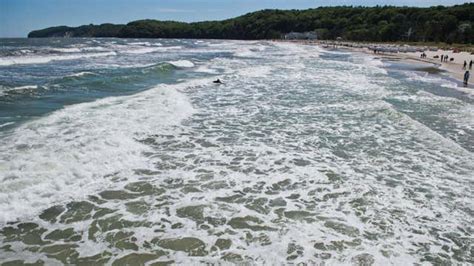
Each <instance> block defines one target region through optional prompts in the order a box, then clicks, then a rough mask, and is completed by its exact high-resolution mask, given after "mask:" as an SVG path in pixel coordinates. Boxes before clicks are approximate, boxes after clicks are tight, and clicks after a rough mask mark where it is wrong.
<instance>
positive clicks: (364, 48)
mask: <svg viewBox="0 0 474 266" xmlns="http://www.w3.org/2000/svg"><path fill="white" fill-rule="evenodd" d="M315 43H316V44H317V45H321V46H323V47H335V48H344V49H349V50H352V51H357V52H363V53H367V54H371V55H374V56H377V57H382V58H385V59H393V60H405V61H406V62H410V61H418V62H425V63H431V64H433V65H434V66H435V67H437V68H439V69H440V70H441V73H442V74H444V75H447V76H448V77H449V78H451V79H453V80H456V81H457V82H458V83H459V84H460V86H461V87H460V88H459V89H460V90H464V89H466V90H464V91H466V92H469V93H471V92H472V90H471V89H474V82H473V80H474V79H473V77H472V70H473V69H474V67H473V69H470V72H471V78H470V79H469V84H468V86H464V85H463V84H462V83H463V78H464V73H465V71H466V70H469V62H470V61H471V60H473V61H474V55H473V54H471V53H469V52H456V51H455V50H442V49H437V50H435V51H434V50H433V49H427V48H426V47H424V48H422V47H410V46H394V45H387V44H370V45H367V44H359V43H353V42H337V43H331V44H328V43H327V42H323V41H320V42H315ZM375 47H377V48H378V51H377V53H374V52H373V48H375ZM380 48H381V49H382V51H381V50H380ZM397 50H401V51H402V52H401V51H397ZM403 50H405V51H403ZM415 50H416V51H415ZM422 53H425V54H426V57H425V58H421V54H422ZM441 55H445V56H446V55H447V56H448V58H449V59H448V61H447V62H442V61H441V58H440V57H441ZM451 58H452V59H453V60H450V59H451ZM464 61H466V62H467V69H463V64H464Z"/></svg>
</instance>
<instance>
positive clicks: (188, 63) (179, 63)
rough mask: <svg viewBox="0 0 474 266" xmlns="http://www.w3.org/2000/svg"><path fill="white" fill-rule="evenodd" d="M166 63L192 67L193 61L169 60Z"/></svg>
mask: <svg viewBox="0 0 474 266" xmlns="http://www.w3.org/2000/svg"><path fill="white" fill-rule="evenodd" d="M168 63H170V64H172V65H173V66H175V67H178V68H191V67H194V63H193V62H191V61H189V60H177V61H169V62H168Z"/></svg>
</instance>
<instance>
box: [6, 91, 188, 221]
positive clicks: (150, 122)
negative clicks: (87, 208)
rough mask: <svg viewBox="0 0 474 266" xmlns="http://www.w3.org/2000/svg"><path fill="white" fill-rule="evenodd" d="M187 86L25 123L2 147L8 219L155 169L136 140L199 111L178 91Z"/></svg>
mask: <svg viewBox="0 0 474 266" xmlns="http://www.w3.org/2000/svg"><path fill="white" fill-rule="evenodd" d="M183 86H186V85H184V84H181V85H174V86H164V85H161V86H158V87H156V88H154V89H151V90H148V91H146V92H144V93H140V94H137V95H133V96H127V97H117V98H107V99H104V100H98V101H96V102H92V103H84V104H79V105H74V106H70V107H67V108H65V109H64V110H60V111H57V112H55V113H53V114H51V115H49V116H47V117H44V118H41V119H38V120H35V121H31V122H28V123H26V124H24V125H22V126H21V127H19V128H17V129H16V130H15V131H14V132H13V133H12V134H11V135H10V136H8V137H6V138H4V139H2V145H1V148H0V170H1V171H0V172H1V174H0V180H1V182H2V187H1V189H0V213H1V217H0V220H1V221H3V222H5V221H11V220H14V219H17V218H20V217H25V216H31V215H33V214H34V213H35V212H37V211H39V210H41V209H42V208H44V207H47V206H48V205H50V204H52V203H55V202H56V203H57V202H61V201H64V200H68V199H78V198H83V197H85V196H87V195H88V194H89V193H91V192H93V191H97V190H98V189H100V188H103V187H104V186H107V183H108V182H110V180H108V177H107V175H114V174H125V173H129V174H130V173H132V172H133V170H134V169H140V168H147V167H150V165H149V164H148V162H147V158H146V157H144V156H143V154H142V153H143V152H145V151H146V150H147V147H146V146H144V145H142V144H140V143H138V142H137V141H136V139H137V138H140V137H143V136H144V135H146V134H150V133H154V132H159V131H160V130H164V128H166V127H168V126H170V125H173V124H175V123H179V121H181V120H182V119H184V118H186V117H188V116H189V115H190V114H191V113H192V112H193V109H192V107H191V106H190V105H189V103H188V102H187V100H186V97H185V96H184V95H182V94H181V93H179V92H178V91H177V89H179V88H181V87H183ZM123 128H127V129H128V130H125V131H124V130H123ZM109 178H110V177H109Z"/></svg>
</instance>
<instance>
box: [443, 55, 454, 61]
mask: <svg viewBox="0 0 474 266" xmlns="http://www.w3.org/2000/svg"><path fill="white" fill-rule="evenodd" d="M448 59H449V56H448V55H441V62H448ZM453 60H454V58H451V61H453Z"/></svg>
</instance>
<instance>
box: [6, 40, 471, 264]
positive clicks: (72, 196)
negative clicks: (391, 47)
mask: <svg viewBox="0 0 474 266" xmlns="http://www.w3.org/2000/svg"><path fill="white" fill-rule="evenodd" d="M1 42H2V44H3V46H2V50H1V53H0V54H1V58H0V69H1V70H2V71H1V72H0V73H1V74H0V82H1V83H0V84H1V86H2V87H1V89H0V134H1V136H0V184H1V186H0V227H1V229H0V262H14V263H17V264H21V263H23V262H27V263H36V264H42V263H44V264H48V265H50V264H62V263H66V264H85V265H88V264H93V263H97V264H104V263H105V264H114V265H123V264H126V263H140V262H142V263H150V264H153V263H158V262H175V263H180V264H188V263H214V262H219V261H229V262H244V263H250V264H262V263H269V264H280V263H298V262H307V263H308V262H309V263H310V262H314V263H319V264H320V263H323V262H325V263H328V264H360V265H368V264H369V265H370V264H377V265H385V264H397V265H400V264H403V265H405V264H412V263H432V264H439V263H465V264H468V263H473V262H474V256H473V242H474V241H473V237H472V234H473V233H474V232H473V228H472V222H473V215H474V212H473V209H474V206H473V202H474V201H473V196H472V195H473V177H474V176H473V173H474V163H473V162H474V156H473V152H474V117H473V116H474V112H473V111H474V99H473V97H472V94H466V93H465V92H464V91H461V90H459V89H458V88H457V87H456V84H453V83H452V82H451V81H449V80H447V79H445V78H444V77H442V76H439V75H431V74H427V73H424V72H422V71H415V70H413V69H411V68H410V67H408V66H405V65H403V64H402V63H399V62H382V61H380V60H379V59H373V58H372V57H370V56H367V55H363V54H351V53H347V52H342V51H327V50H324V49H321V48H318V47H314V46H302V45H293V44H284V43H271V42H237V41H196V40H119V39H44V40H24V39H19V40H18V39H17V40H12V39H3V40H1ZM216 78H220V79H221V80H223V81H224V84H222V85H216V84H212V80H214V79H216Z"/></svg>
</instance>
